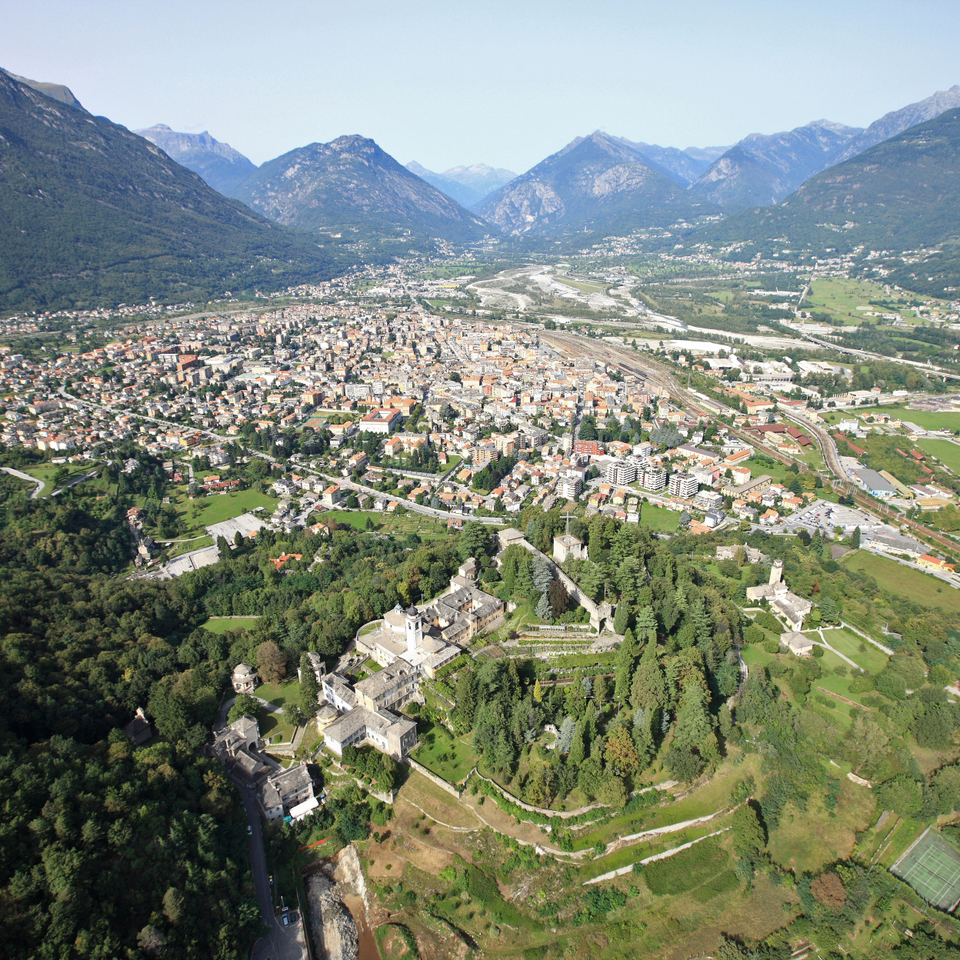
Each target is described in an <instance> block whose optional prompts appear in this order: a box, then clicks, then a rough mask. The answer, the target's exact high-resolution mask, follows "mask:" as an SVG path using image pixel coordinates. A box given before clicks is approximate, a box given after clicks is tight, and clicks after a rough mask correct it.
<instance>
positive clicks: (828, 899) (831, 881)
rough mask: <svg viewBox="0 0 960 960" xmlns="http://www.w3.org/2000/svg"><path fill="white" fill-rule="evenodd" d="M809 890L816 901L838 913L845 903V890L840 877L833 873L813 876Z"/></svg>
mask: <svg viewBox="0 0 960 960" xmlns="http://www.w3.org/2000/svg"><path fill="white" fill-rule="evenodd" d="M810 892H811V893H812V894H813V897H814V899H815V900H816V901H817V903H822V904H823V905H824V906H825V907H828V908H829V909H830V910H832V911H833V912H834V913H840V911H841V910H843V908H844V906H845V905H846V903H847V891H846V889H845V888H844V886H843V881H842V880H841V879H840V877H839V876H838V875H837V874H835V873H833V872H830V873H821V874H820V876H819V877H814V878H813V883H811V884H810Z"/></svg>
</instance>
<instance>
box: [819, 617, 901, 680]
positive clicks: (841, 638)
mask: <svg viewBox="0 0 960 960" xmlns="http://www.w3.org/2000/svg"><path fill="white" fill-rule="evenodd" d="M823 638H824V640H826V641H827V643H829V644H830V646H831V647H833V648H834V649H835V650H838V651H839V652H840V653H842V654H844V656H847V657H849V658H850V659H851V660H852V661H853V662H854V663H856V664H858V665H859V666H861V667H863V669H864V670H866V671H867V672H868V673H872V674H874V675H876V674H878V673H879V672H880V671H881V670H882V669H883V668H884V667H885V666H886V663H887V655H886V654H885V653H884V652H883V651H882V650H878V649H877V648H876V647H875V646H874V645H873V644H872V643H867V641H866V640H864V639H863V638H862V637H859V636H857V634H855V633H851V632H850V631H849V630H846V629H844V628H842V627H841V628H840V629H838V630H826V629H825V630H824V631H823Z"/></svg>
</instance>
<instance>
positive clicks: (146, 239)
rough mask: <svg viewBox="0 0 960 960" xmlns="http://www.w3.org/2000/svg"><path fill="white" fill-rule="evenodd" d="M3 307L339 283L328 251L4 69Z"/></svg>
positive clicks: (0, 174)
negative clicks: (327, 280)
mask: <svg viewBox="0 0 960 960" xmlns="http://www.w3.org/2000/svg"><path fill="white" fill-rule="evenodd" d="M0 143H2V155H3V160H2V162H0V250H3V256H2V257H0V309H3V310H5V311H6V310H12V309H18V310H19V309H30V308H35V307H38V306H42V307H43V308H44V309H52V308H59V307H71V308H75V309H76V308H81V309H82V308H84V307H86V306H88V305H94V304H114V305H115V304H116V303H119V302H121V301H127V302H131V303H142V302H143V301H144V299H145V298H146V297H150V296H156V297H159V298H163V299H164V300H173V301H174V302H182V301H183V300H189V299H197V298H204V299H205V298H207V297H210V296H221V295H222V294H223V292H224V290H225V289H231V290H234V291H238V290H250V289H253V288H259V289H277V288H282V287H283V286H286V285H287V284H288V283H302V282H304V280H305V279H307V278H315V277H320V276H329V275H330V273H331V272H332V269H331V258H330V255H329V254H326V253H324V252H323V251H321V250H319V249H318V246H317V244H316V243H315V242H313V241H311V240H308V239H307V238H304V237H302V236H300V235H297V234H294V233H292V232H287V231H284V230H283V229H282V228H280V227H278V226H277V225H276V224H273V223H269V222H267V221H266V220H264V219H263V218H262V217H260V216H258V215H257V214H255V213H254V212H253V211H252V210H249V209H247V208H246V207H244V206H243V204H240V203H237V202H236V201H233V200H228V199H226V198H225V197H223V196H221V195H220V194H219V193H217V192H216V191H215V190H213V189H212V188H211V187H209V186H208V185H207V184H206V183H204V182H203V181H202V180H201V179H200V178H199V177H198V176H197V175H196V174H195V173H192V172H191V171H189V170H187V169H185V168H184V167H182V166H181V165H180V164H178V163H177V162H176V161H174V160H173V159H171V158H170V156H168V155H167V154H166V153H165V152H164V151H163V150H162V149H160V148H158V147H157V146H155V145H154V144H151V143H149V142H148V141H146V140H144V139H143V138H142V137H139V136H137V135H136V134H134V133H131V131H129V130H127V129H126V128H125V127H122V126H119V125H118V124H115V123H111V122H110V121H109V120H107V119H105V118H104V117H95V116H91V115H90V114H89V113H87V112H86V111H81V110H79V109H76V108H74V107H72V106H69V105H67V104H65V103H60V102H56V101H54V100H52V99H51V98H50V97H48V96H46V95H44V93H43V92H42V91H39V90H37V89H35V88H34V87H31V86H30V85H28V84H25V83H20V82H18V81H16V80H15V79H13V77H11V76H10V75H9V74H7V73H4V72H2V71H0Z"/></svg>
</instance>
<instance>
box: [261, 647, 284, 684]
mask: <svg viewBox="0 0 960 960" xmlns="http://www.w3.org/2000/svg"><path fill="white" fill-rule="evenodd" d="M256 659H257V667H258V668H259V670H260V676H261V678H262V679H263V681H264V682H265V683H279V682H280V681H281V680H282V679H283V678H284V677H285V676H286V675H287V658H286V656H284V654H283V651H282V650H281V649H280V648H279V647H278V646H277V645H276V644H275V643H274V642H273V641H272V640H267V641H266V642H265V643H261V644H260V646H259V647H257V654H256Z"/></svg>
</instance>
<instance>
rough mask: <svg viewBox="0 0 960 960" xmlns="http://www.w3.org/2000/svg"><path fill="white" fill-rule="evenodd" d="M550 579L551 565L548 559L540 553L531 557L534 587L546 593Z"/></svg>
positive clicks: (551, 577) (551, 576) (551, 575)
mask: <svg viewBox="0 0 960 960" xmlns="http://www.w3.org/2000/svg"><path fill="white" fill-rule="evenodd" d="M551 580H553V567H552V566H551V565H550V561H549V560H547V558H546V557H544V556H542V555H541V554H539V553H538V554H536V555H535V556H534V558H533V587H534V589H535V590H538V591H539V592H540V593H546V592H547V590H548V588H549V587H550V581H551Z"/></svg>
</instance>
